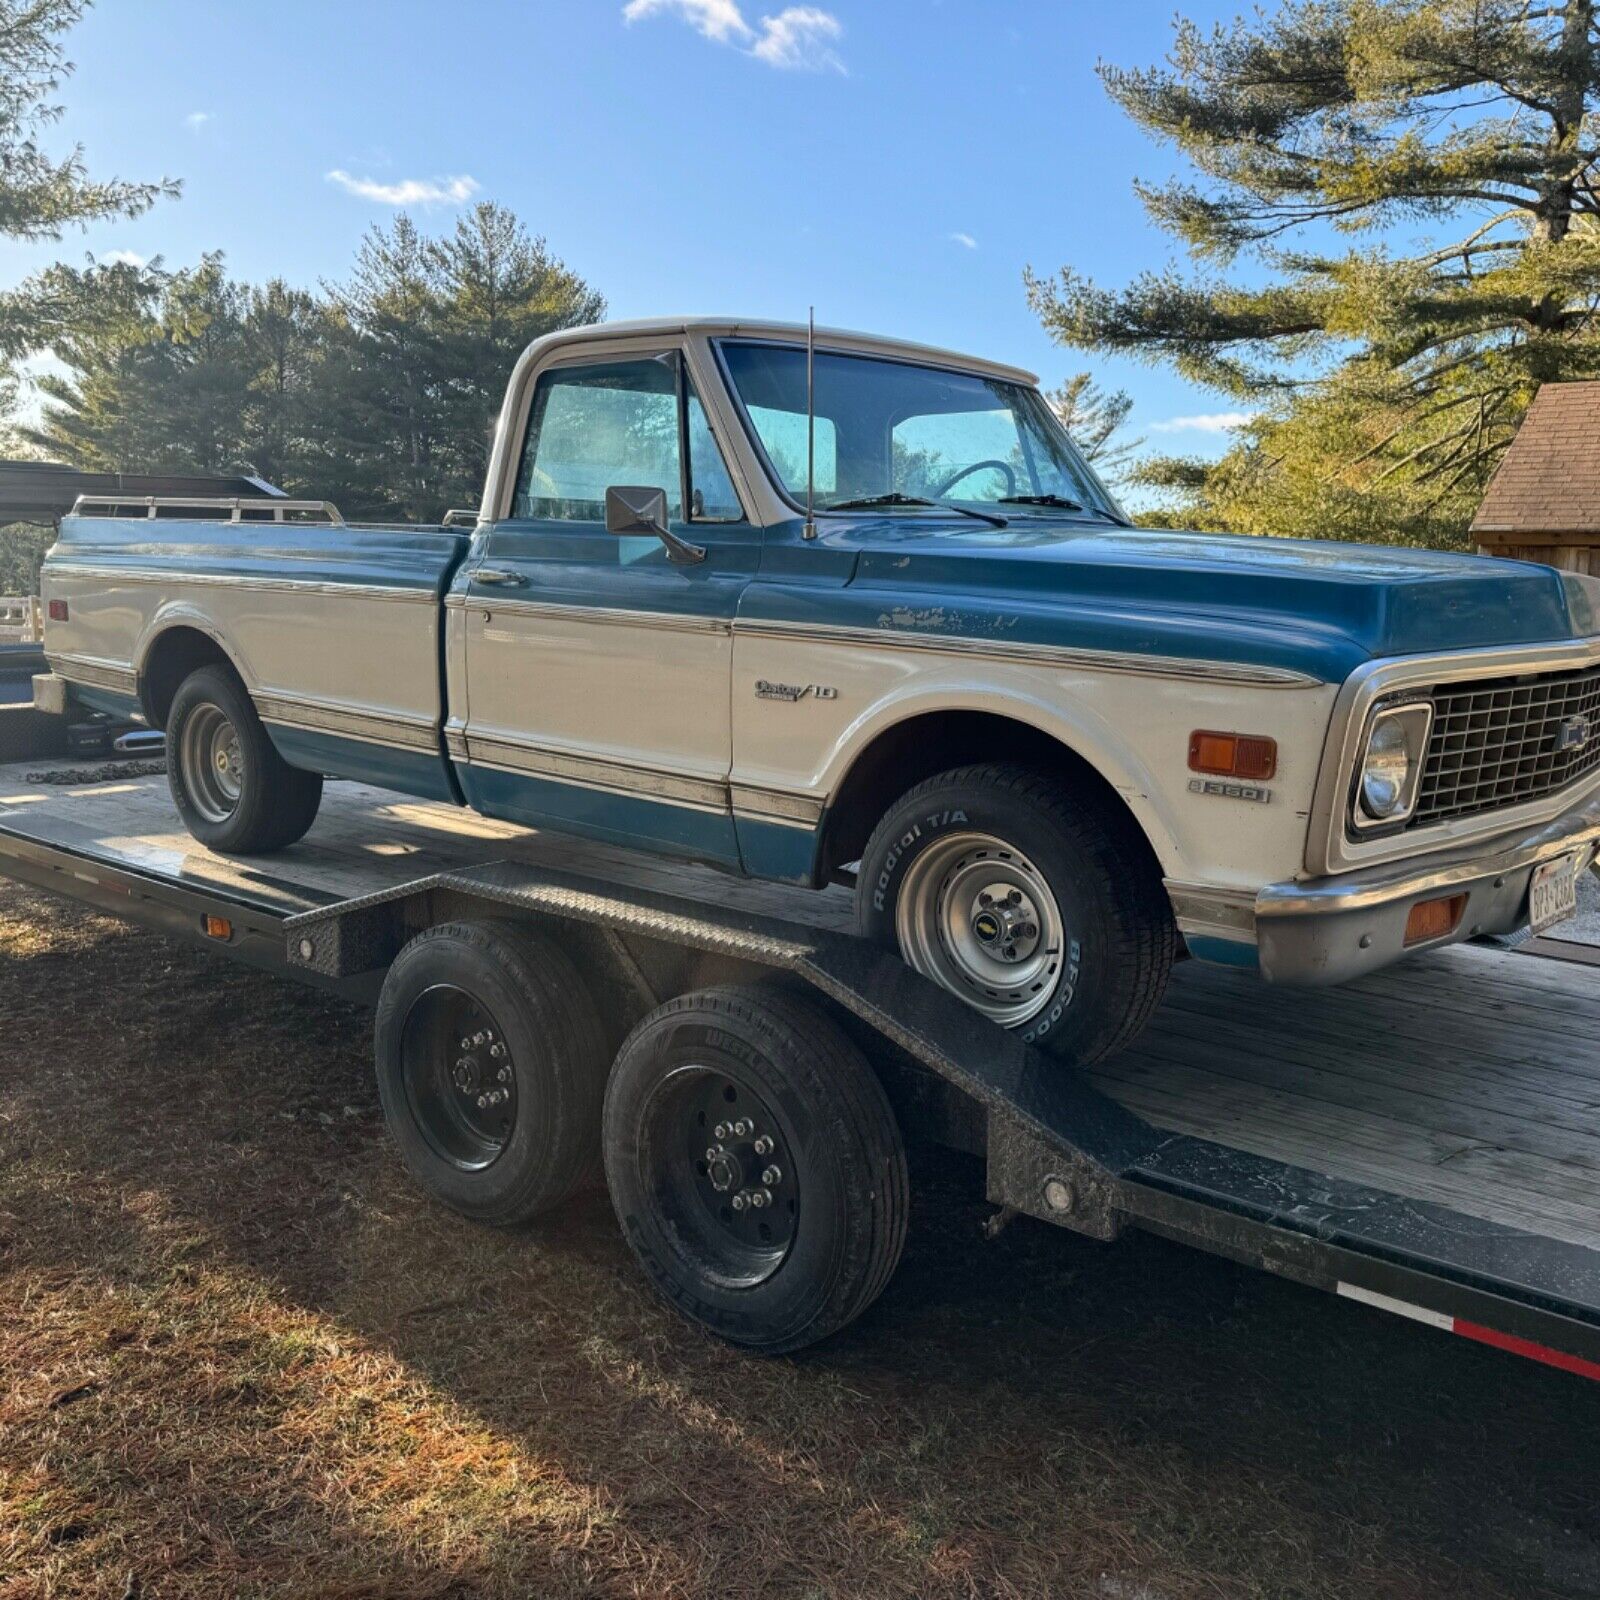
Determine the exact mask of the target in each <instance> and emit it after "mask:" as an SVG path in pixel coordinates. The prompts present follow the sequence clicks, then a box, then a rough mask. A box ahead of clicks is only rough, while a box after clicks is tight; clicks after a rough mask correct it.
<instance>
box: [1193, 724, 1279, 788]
mask: <svg viewBox="0 0 1600 1600" xmlns="http://www.w3.org/2000/svg"><path fill="white" fill-rule="evenodd" d="M1189 770H1190V771H1191V772H1205V773H1209V774H1210V775H1211V776H1212V777H1214V778H1244V779H1246V780H1247V781H1248V782H1250V783H1264V782H1265V781H1266V780H1267V779H1268V778H1270V777H1271V776H1272V775H1273V774H1274V773H1275V772H1276V771H1277V770H1278V741H1277V740H1276V739H1267V738H1263V737H1262V736H1261V735H1259V734H1254V733H1211V732H1209V731H1208V730H1206V729H1203V728H1197V729H1195V731H1194V732H1193V733H1191V734H1190V735H1189Z"/></svg>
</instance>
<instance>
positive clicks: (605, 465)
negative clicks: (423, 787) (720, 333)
mask: <svg viewBox="0 0 1600 1600" xmlns="http://www.w3.org/2000/svg"><path fill="white" fill-rule="evenodd" d="M608 348H610V349H614V348H615V347H614V346H610V347H608ZM623 485H641V486H642V485H650V486H654V487H658V488H660V489H662V490H664V491H665V492H666V495H667V500H668V504H669V507H670V520H671V529H672V531H673V533H675V534H676V535H677V536H678V537H679V538H680V539H683V540H685V541H688V542H689V543H691V544H693V545H696V546H698V547H700V548H701V549H703V550H704V551H705V557H704V559H703V560H701V561H697V562H694V563H692V564H679V563H675V562H673V561H672V560H671V559H669V554H668V551H667V549H666V547H665V546H664V544H663V543H662V541H661V540H660V539H658V538H656V537H654V536H653V535H647V536H642V537H635V536H618V535H616V534H612V533H608V532H607V531H606V525H605V492H606V490H607V488H609V487H612V486H623ZM759 554H760V529H759V527H757V526H755V525H753V524H752V523H751V522H750V521H749V520H748V519H747V517H746V515H745V512H744V509H743V507H742V505H741V504H740V501H739V498H738V495H737V494H736V492H735V490H734V488H733V484H732V480H731V478H730V476H729V474H728V471H727V468H726V465H725V464H724V462H723V459H722V455H721V452H720V450H719V448H718V446H717V443H716V440H715V438H714V436H713V434H712V432H711V429H710V426H709V424H708V422H707V420H706V414H705V410H704V408H703V406H702V405H701V403H700V400H699V397H698V395H697V394H696V393H695V390H694V385H693V382H692V380H691V379H690V377H689V374H688V371H687V367H686V364H685V360H684V356H683V353H682V351H681V350H678V349H675V348H674V349H664V350H663V349H655V350H650V351H631V352H629V353H627V354H626V355H622V354H607V355H603V356H602V355H590V356H587V357H584V356H581V355H578V356H572V357H568V358H565V359H562V360H561V361H560V362H559V363H558V364H554V365H552V366H550V367H548V368H546V369H545V370H544V371H543V372H541V373H540V374H539V375H538V377H537V379H536V381H535V384H534V389H533V394H532V397H531V400H530V403H529V406H528V413H527V424H526V429H525V433H524V438H523V442H522V450H521V457H520V462H519V465H518V470H517V476H516V487H515V491H514V495H513V498H512V502H511V505H510V507H509V515H507V516H505V517H504V518H503V519H501V520H500V521H498V522H496V523H495V524H493V526H492V527H491V528H490V530H489V532H488V535H487V537H486V538H485V539H484V540H483V541H482V553H481V556H480V557H479V559H478V560H477V561H476V562H475V563H474V564H473V565H472V566H471V567H470V568H469V569H468V572H467V573H466V595H465V599H466V606H465V608H464V635H465V640H464V642H465V655H466V677H467V703H468V708H469V709H468V714H467V718H466V723H465V727H464V730H463V731H464V734H465V752H466V758H467V759H466V761H465V763H464V765H463V766H462V768H461V776H462V781H463V787H464V789H465V791H466V795H467V798H468V799H469V800H470V802H471V803H472V805H473V806H474V807H476V808H477V809H478V810H480V811H483V812H486V813H488V814H490V815H493V816H500V817H506V818H509V819H511V820H514V821H521V822H529V823H533V824H535V825H539V824H550V825H552V826H556V827H559V828H561V829H564V830H567V831H572V832H579V833H585V834H591V835H594V836H596V837H599V838H603V839H608V840H613V841H617V842H622V843H627V844H633V845H638V844H644V845H646V846H648V847H650V848H654V849H660V850H667V851H671V852H674V853H679V854H685V855H690V856H694V857H696V858H699V859H707V860H714V861H719V862H723V863H726V864H737V862H738V846H737V842H736V839H735V837H734V829H733V817H732V811H731V807H730V802H729V791H728V774H729V768H730V766H731V763H732V731H731V714H730V707H729V697H730V682H731V675H732V644H733V641H732V622H733V616H734V610H735V608H736V606H737V604H738V600H739V596H740V594H741V593H742V591H743V590H744V588H745V585H746V584H747V583H748V582H749V581H750V579H751V577H752V576H753V574H754V572H755V569H756V564H757V560H758V558H759Z"/></svg>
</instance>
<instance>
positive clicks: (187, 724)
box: [167, 666, 322, 855]
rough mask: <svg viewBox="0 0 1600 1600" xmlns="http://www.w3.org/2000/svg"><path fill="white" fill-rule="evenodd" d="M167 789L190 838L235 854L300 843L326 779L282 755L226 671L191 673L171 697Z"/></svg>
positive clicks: (241, 687)
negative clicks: (190, 834) (296, 764)
mask: <svg viewBox="0 0 1600 1600" xmlns="http://www.w3.org/2000/svg"><path fill="white" fill-rule="evenodd" d="M167 786H168V787H169V788H170V789H171V790H172V798H173V801H174V803H175V804H176V805H177V807H178V814H179V815H180V816H181V817H182V818H183V822H184V826H185V827H186V828H188V830H189V832H190V833H192V834H193V835H194V837H195V838H196V839H198V840H199V841H200V843H201V844H203V845H205V846H206V847H207V848H208V849H211V850H220V851H223V852H225V853H227V854H230V855H264V854H266V853H267V852H269V851H273V850H282V849H284V848H285V847H286V846H287V845H291V844H293V843H294V842H295V840H296V839H299V838H300V837H301V836H302V835H303V834H304V833H305V831H306V829H307V828H309V827H310V826H311V824H312V822H313V821H314V820H315V819H316V815H317V808H318V806H319V805H321V803H322V777H321V774H320V773H315V772H302V771H301V770H300V769H299V768H298V767H291V766H290V765H289V764H288V762H286V761H285V760H284V759H283V757H282V756H280V755H279V754H278V752H277V751H276V750H275V749H274V748H273V745H272V741H271V739H269V738H268V737H267V730H266V729H265V728H264V727H263V726H262V725H261V718H260V717H258V716H257V715H256V708H255V707H254V706H253V705H252V704H251V703H250V696H249V695H248V694H246V693H245V689H244V685H243V684H242V683H240V682H239V680H238V678H237V677H235V676H234V674H233V673H232V672H231V671H230V670H229V669H228V668H226V667H220V666H214V667H201V668H199V670H198V671H195V672H191V673H190V674H189V676H188V677H187V678H185V679H184V680H183V682H182V683H181V684H180V685H179V686H178V692H177V694H175V695H174V696H173V698H172V709H171V710H170V711H169V712H168V713H167Z"/></svg>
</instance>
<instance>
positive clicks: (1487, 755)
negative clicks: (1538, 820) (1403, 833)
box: [1410, 667, 1600, 827]
mask: <svg viewBox="0 0 1600 1600" xmlns="http://www.w3.org/2000/svg"><path fill="white" fill-rule="evenodd" d="M1432 699H1433V706H1434V715H1433V731H1432V733H1430V735H1429V736H1428V752H1427V755H1426V757H1425V758H1424V761H1423V766H1422V786H1421V789H1420V790H1419V792H1418V797H1417V809H1416V811H1415V812H1414V813H1413V814H1412V818H1411V823H1410V826H1412V827H1422V826H1426V825H1427V824H1428V823H1431V822H1444V821H1446V820H1447V819H1448V818H1451V817H1470V816H1476V815H1477V814H1479V813H1480V812H1484V811H1497V810H1500V809H1502V808H1503V807H1506V806H1515V805H1521V804H1522V803H1523V802H1525V801H1528V800H1538V799H1541V798H1542V797H1543V796H1545V795H1549V794H1555V793H1556V792H1557V791H1558V790H1561V789H1565V788H1566V787H1567V786H1568V785H1569V784H1573V783H1576V782H1577V781H1578V780H1579V779H1580V778H1582V777H1584V776H1585V775H1586V774H1588V773H1590V772H1593V771H1594V770H1595V768H1596V767H1600V668H1597V667H1588V668H1584V669H1582V670H1580V671H1578V672H1557V673H1550V674H1548V675H1545V676H1540V677H1520V678H1496V679H1493V680H1490V681H1486V682H1480V683H1471V684H1466V683H1463V684H1440V685H1439V686H1438V687H1437V688H1435V689H1434V691H1433V694H1432ZM1563 746H1564V748H1563Z"/></svg>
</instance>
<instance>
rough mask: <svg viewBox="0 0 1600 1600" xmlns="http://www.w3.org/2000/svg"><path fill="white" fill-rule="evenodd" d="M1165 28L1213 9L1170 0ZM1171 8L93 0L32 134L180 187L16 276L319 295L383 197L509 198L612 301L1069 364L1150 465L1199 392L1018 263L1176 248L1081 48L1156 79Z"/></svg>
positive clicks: (33, 259)
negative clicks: (78, 275)
mask: <svg viewBox="0 0 1600 1600" xmlns="http://www.w3.org/2000/svg"><path fill="white" fill-rule="evenodd" d="M1183 9H1184V12H1185V14H1186V15H1189V16H1191V17H1194V18H1196V19H1197V20H1200V21H1202V22H1205V21H1208V20H1211V19H1213V18H1215V19H1218V20H1225V19H1226V18H1228V17H1230V16H1231V15H1232V14H1233V13H1234V11H1235V10H1236V9H1237V7H1236V6H1234V5H1215V4H1212V3H1210V0H1185V4H1184V7H1183ZM1171 25H1172V4H1171V0H1122V3H1120V4H1112V5H1104V4H1091V3H1088V0H826V4H825V5H824V4H819V5H810V4H805V5H789V6H786V5H784V4H782V3H781V0H769V3H768V4H765V5H763V4H760V3H759V0H758V3H754V4H752V3H749V0H631V3H629V0H454V3H451V4H442V3H437V0H435V3H428V4H424V3H420V0H386V3H382V4H380V3H377V0H273V3H272V4H270V5H269V4H264V3H260V0H256V3H250V4H245V3H241V0H235V3H230V4H223V5H218V4H216V3H215V0H99V3H98V4H97V5H96V7H95V8H94V10H93V11H91V12H90V13H89V15H88V17H87V18H86V19H85V21H84V22H83V23H82V24H80V26H79V27H78V28H77V29H75V30H74V32H73V33H72V34H71V35H70V37H69V42H68V50H69V54H70V55H71V57H72V59H73V60H74V61H75V62H76V64H77V71H76V73H75V74H74V76H73V77H72V78H71V79H69V80H68V82H67V83H66V85H65V86H64V89H63V91H62V94H61V96H60V98H61V99H62V101H63V102H64V104H65V105H66V108H67V115H66V118H65V120H64V122H63V124H62V126H61V127H60V128H59V129H58V130H56V131H55V133H54V134H53V135H52V138H53V140H56V141H60V142H68V141H71V140H77V141H80V142H81V143H82V144H83V145H84V147H85V152H86V156H87V159H88V162H89V168H90V171H91V173H94V174H96V175H109V174H113V173H114V174H116V175H118V176H122V177H128V178H147V177H155V176H161V175H168V176H172V177H176V178H181V179H182V180H183V183H184V192H183V197H182V198H181V199H180V200H176V201H168V202H163V203H162V204H160V205H159V206H157V207H156V209H155V210H154V211H152V212H151V213H150V214H149V215H148V216H146V217H143V218H140V219H138V220H137V221H134V222H127V223H119V224H107V225H105V226H100V227H96V228H94V229H92V230H91V231H90V232H89V233H88V234H86V235H77V234H73V235H68V236H67V238H66V239H64V240H63V241H62V243H61V244H60V245H45V246H19V245H16V244H6V245H0V250H3V252H4V259H3V260H0V273H3V274H4V279H5V281H14V280H15V279H16V278H18V277H20V276H22V275H23V274H24V273H25V272H27V271H29V270H31V269H32V268H34V267H35V266H38V265H42V264H43V263H44V262H46V261H48V260H51V259H56V258H58V257H60V256H67V257H69V258H76V257H79V256H81V255H82V253H83V252H84V251H85V250H93V251H95V252H96V253H99V254H101V255H106V254H110V253H112V252H115V251H130V252H133V253H135V254H137V255H138V256H140V257H145V258H148V257H151V256H155V255H160V256H162V257H164V259H165V260H166V262H167V263H168V264H169V265H173V266H176V265H182V264H187V263H189V262H192V261H194V260H195V259H196V258H197V257H198V256H199V255H200V253H201V252H202V251H204V250H208V249H221V250H223V251H224V252H225V253H226V255H227V259H228V263H229V266H230V268H231V269H232V270H233V271H234V272H235V273H236V274H238V275H240V276H243V277H246V278H251V279H263V278H266V277H270V276H274V275H278V276H282V277H285V278H287V279H289V280H290V281H291V282H297V283H302V284H314V283H315V282H317V281H318V280H320V279H326V278H337V277H339V276H340V275H341V274H342V273H343V272H344V271H345V269H346V267H347V266H348V264H349V262H350V259H351V257H352V255H353V253H354V251H355V248H356V245H357V243H358V241H359V239H360V236H361V234H362V233H363V231H364V230H365V229H366V228H367V227H368V226H369V225H370V224H371V223H373V222H380V221H386V220H388V219H390V218H391V217H392V216H393V215H394V213H395V211H396V209H397V201H399V200H401V199H403V198H404V199H407V205H406V208H407V209H409V210H410V211H411V212H412V213H413V215H415V216H416V217H417V219H418V220H419V222H420V223H421V224H422V225H423V226H424V227H426V228H430V229H443V228H446V227H448V226H449V225H450V222H451V218H452V215H453V214H454V211H455V210H456V208H457V206H458V205H459V204H461V203H463V202H464V201H466V200H468V199H470V198H475V197H479V196H481V197H484V198H491V199H495V200H499V201H502V202H504V203H505V204H507V205H509V206H511V207H512V208H513V209H514V210H515V211H516V212H517V213H518V214H519V215H520V216H521V217H522V218H523V220H524V221H525V222H526V223H527V224H528V225H529V226H530V227H531V228H532V229H533V230H534V231H535V232H539V233H543V234H544V235H546V237H547V238H548V240H549V242H550V245H551V247H552V248H553V249H554V250H555V252H556V253H557V254H559V255H560V256H562V257H563V258H564V259H565V260H566V261H567V262H568V264H569V265H571V266H572V267H574V268H576V269H577V270H578V271H580V272H581V273H583V275H584V276H585V277H586V278H588V279H589V280H590V281H591V282H592V283H593V284H594V285H595V286H596V287H598V288H599V289H600V290H601V291H602V292H603V293H605V294H606V296H607V297H608V299H609V301H610V304H611V313H612V315H613V316H645V315H652V314H657V313H678V312H723V311H730V312H737V313H740V314H751V315H758V316H768V315H770V316H779V317H784V318H787V319H793V320H800V319H803V317H804V315H805V310H806V307H807V305H808V304H810V303H812V302H815V304H816V306H817V314H818V319H819V321H822V322H826V323H833V324H837V325H842V326H847V327H861V328H869V329H873V330H876V331H880V332H885V333H891V334H897V335H900V336H903V337H907V338H913V339H920V340H926V341H929V342H932V343H937V344H947V345H953V346H955V347H956V348H959V349H968V350H973V351H976V352H980V353H983V354H986V355H991V356H994V357H996V358H998V359H1002V360H1007V361H1015V362H1019V363H1021V364H1023V365H1025V366H1028V367H1031V368H1032V369H1033V370H1035V371H1037V372H1039V373H1040V374H1041V376H1042V377H1043V378H1044V380H1045V381H1046V383H1047V384H1054V383H1056V382H1058V381H1060V379H1061V378H1063V377H1064V376H1066V375H1067V374H1068V373H1070V372H1072V371H1075V370H1077V369H1078V368H1080V367H1083V366H1086V365H1090V366H1093V367H1094V368H1095V370H1096V373H1097V376H1100V377H1101V378H1102V379H1104V380H1105V381H1107V382H1109V383H1110V384H1112V385H1113V386H1117V387H1125V388H1127V389H1128V390H1129V391H1130V392H1131V393H1132V394H1133V396H1134V398H1135V402H1136V404H1135V411H1134V424H1133V426H1134V429H1135V431H1137V432H1143V433H1146V434H1148V435H1149V436H1150V439H1151V442H1152V444H1159V445H1161V446H1163V447H1173V446H1179V447H1182V448H1184V449H1190V448H1195V449H1202V450H1206V451H1207V453H1210V452H1211V451H1213V450H1215V449H1217V448H1219V447H1220V446H1221V444H1222V443H1223V442H1224V440H1223V436H1222V435H1220V434H1218V433H1217V432H1215V431H1213V430H1210V429H1208V428H1207V427H1205V426H1203V425H1201V424H1197V423H1196V422H1195V421H1194V420H1193V419H1196V418H1199V419H1202V422H1203V419H1205V418H1207V417H1211V416H1214V415H1216V414H1225V413H1227V412H1229V411H1230V410H1231V409H1232V408H1233V403H1232V402H1231V401H1229V400H1228V399H1226V398H1225V397H1222V396H1218V395H1216V394H1213V393H1209V392H1206V391H1202V390H1197V389H1194V388H1192V387H1191V386H1189V385H1187V384H1184V383H1183V382H1181V381H1180V380H1179V379H1177V378H1176V377H1174V376H1172V375H1171V374H1169V373H1166V372H1164V371H1159V370H1153V369H1150V368H1146V367H1142V366H1138V365H1135V364H1132V363H1113V362H1105V361H1101V360H1098V359H1097V360H1095V361H1092V362H1091V361H1086V360H1085V359H1084V358H1082V357H1081V356H1079V355H1077V354H1076V353H1074V352H1072V351H1067V350H1062V349H1059V348H1057V347H1055V346H1054V345H1053V344H1052V343H1051V342H1050V340H1049V339H1048V338H1047V337H1046V335H1045V334H1044V332H1043V331H1042V329H1041V328H1040V326H1039V324H1038V322H1037V321H1036V320H1035V319H1034V317H1033V316H1032V315H1031V314H1030V313H1029V311H1028V308H1027V305H1026V302H1025V300H1024V296H1023V289H1022V272H1023V268H1024V266H1025V265H1027V264H1029V263H1031V264H1032V265H1033V266H1034V267H1035V268H1036V269H1037V270H1040V271H1053V270H1054V269H1055V268H1056V267H1058V266H1060V265H1062V264H1063V263H1070V264H1071V265H1072V266H1074V267H1075V268H1077V269H1079V270H1081V271H1085V272H1087V273H1089V274H1091V275H1092V276H1094V277H1096V278H1098V279H1100V280H1101V281H1104V282H1106V283H1121V282H1123V281H1125V280H1126V279H1128V278H1129V277H1131V276H1132V275H1133V274H1134V273H1136V272H1138V271H1140V270H1141V269H1143V268H1146V267H1158V266H1160V265H1162V264H1164V263H1165V262H1166V261H1168V260H1169V259H1170V258H1171V257H1172V254H1173V251H1172V246H1171V244H1170V242H1169V241H1168V240H1167V239H1166V238H1165V237H1164V236H1162V235H1161V234H1159V233H1158V232H1156V230H1154V229H1153V228H1152V227H1151V226H1150V225H1149V223H1148V222H1147V221H1146V219H1145V217H1144V214H1143V211H1142V210H1141V208H1140V207H1139V205H1138V203H1137V201H1136V200H1135V198H1134V196H1133V193H1132V180H1133V179H1134V178H1135V177H1136V176H1143V177H1146V178H1160V177H1163V176H1165V175H1167V174H1168V173H1170V172H1171V171H1173V170H1174V169H1175V167H1176V166H1177V164H1178V158H1177V157H1176V156H1175V155H1174V153H1173V152H1171V151H1170V150H1167V149H1163V148H1160V147H1157V146H1155V145H1152V144H1151V143H1150V142H1148V141H1147V140H1146V139H1145V138H1144V137H1143V136H1142V135H1141V134H1140V133H1139V131H1138V130H1137V129H1136V128H1135V127H1134V126H1133V125H1132V124H1131V123H1129V122H1128V121H1127V119H1126V118H1124V117H1123V116H1122V115H1121V114H1120V113H1119V112H1118V111H1117V110H1116V109H1115V108H1114V107H1113V106H1112V105H1111V104H1110V102H1109V101H1108V100H1107V98H1106V96H1105V93H1104V91H1103V90H1102V89H1101V87H1100V84H1099V81H1098V79H1097V78H1096V76H1095V72H1094V68H1095V64H1096V62H1097V61H1098V60H1105V61H1109V62H1114V63H1117V64H1122V65H1148V64H1152V63H1154V62H1155V61H1157V60H1158V59H1160V57H1161V56H1162V55H1163V54H1164V52H1165V50H1166V49H1167V46H1168V43H1169V41H1170V38H1171Z"/></svg>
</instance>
